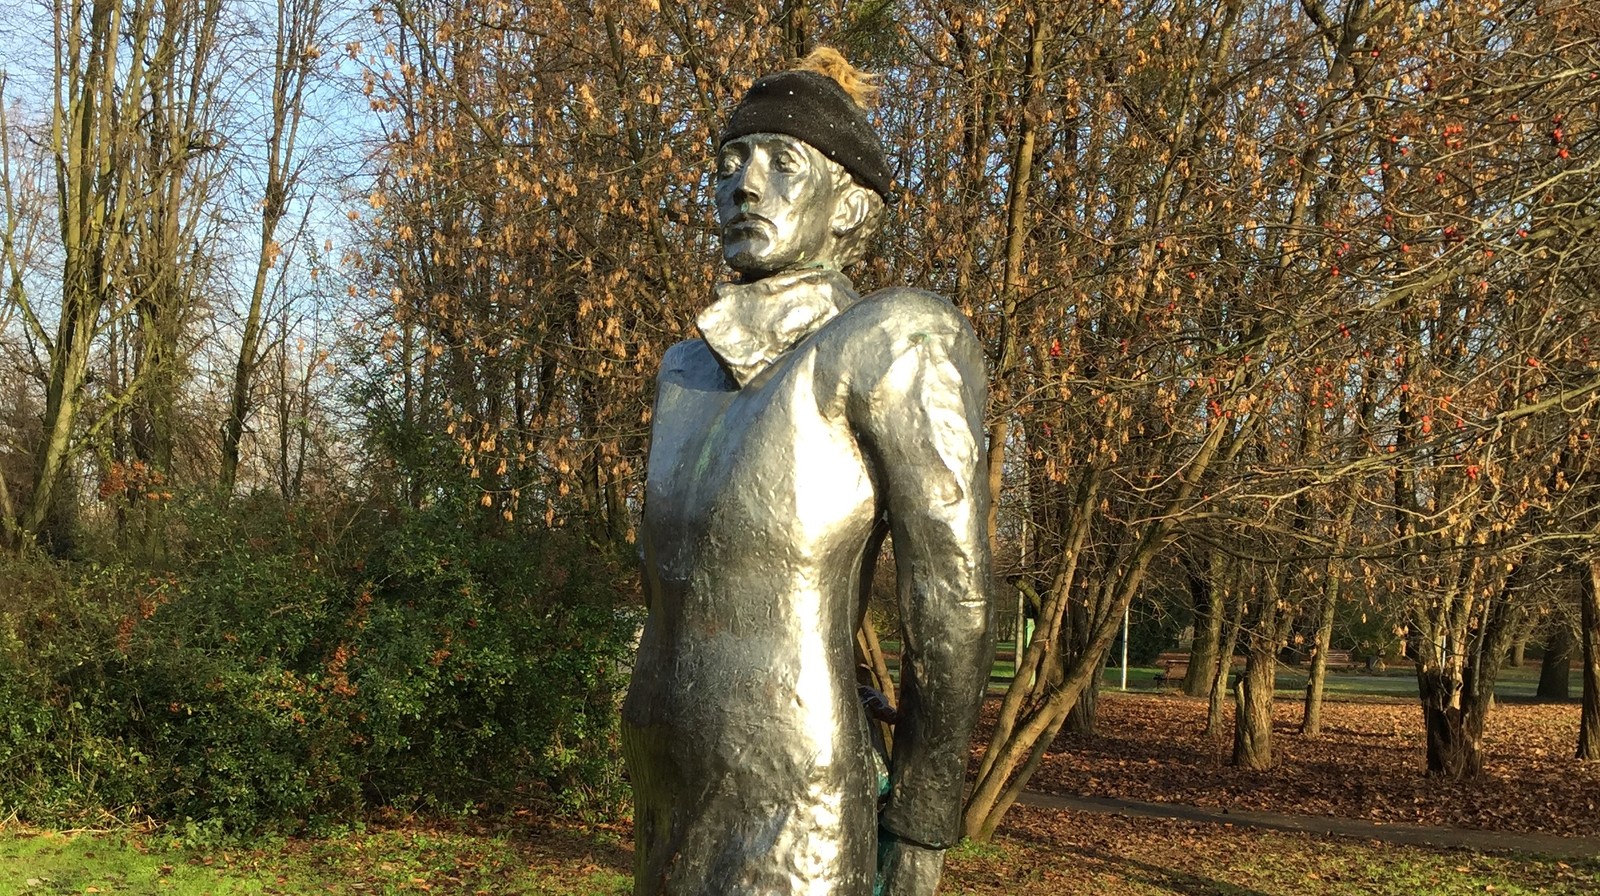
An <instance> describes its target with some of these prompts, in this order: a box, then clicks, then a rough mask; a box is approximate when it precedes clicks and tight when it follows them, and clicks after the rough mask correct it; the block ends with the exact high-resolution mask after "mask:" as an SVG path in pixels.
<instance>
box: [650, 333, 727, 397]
mask: <svg viewBox="0 0 1600 896" xmlns="http://www.w3.org/2000/svg"><path fill="white" fill-rule="evenodd" d="M656 381H657V382H661V383H673V384H676V385H679V386H684V387H686V388H690V389H720V388H725V387H726V385H727V373H726V372H724V371H723V369H722V365H721V364H720V363H719V362H718V361H717V356H716V355H714V354H712V352H711V347H710V346H708V345H706V341H705V340H704V339H685V340H684V341H682V342H679V343H677V344H675V345H673V346H672V347H671V348H669V349H667V351H666V353H665V354H663V355H662V356H661V372H660V373H659V374H657V375H656Z"/></svg>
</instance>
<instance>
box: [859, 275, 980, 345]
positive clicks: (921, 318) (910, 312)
mask: <svg viewBox="0 0 1600 896" xmlns="http://www.w3.org/2000/svg"><path fill="white" fill-rule="evenodd" d="M850 310H851V312H853V314H856V315H859V317H861V318H862V323H869V325H870V326H874V328H877V330H880V331H886V333H888V334H917V333H926V334H933V333H949V334H962V336H971V334H973V325H971V323H970V322H968V320H966V315H965V314H962V312H960V309H957V307H955V306H954V304H950V299H947V298H944V296H941V294H938V293H930V291H928V290H915V288H910V286H890V288H885V290H877V291H874V293H867V294H866V296H862V298H861V301H859V302H856V304H854V306H853V307H851V309H850ZM957 338H960V336H957Z"/></svg>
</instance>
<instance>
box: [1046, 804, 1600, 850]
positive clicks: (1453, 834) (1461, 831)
mask: <svg viewBox="0 0 1600 896" xmlns="http://www.w3.org/2000/svg"><path fill="white" fill-rule="evenodd" d="M1018 802H1020V803H1022V804H1023V805H1026V806H1035V807H1038V808H1042V809H1065V810H1068V811H1072V812H1088V813H1093V814H1097V815H1121V816H1125V817H1134V818H1172V819H1178V820H1182V821H1197V822H1209V823H1212V824H1224V825H1234V826H1237V827H1251V828H1264V829H1267V830H1274V831H1298V832H1301V833H1308V834H1323V835H1327V836H1336V837H1356V838H1359V839H1362V840H1377V841H1381V842H1384V843H1398V844H1402V845H1406V846H1433V847H1441V848H1445V849H1467V850H1472V851H1474V852H1485V853H1507V852H1509V853H1523V854H1532V855H1543V856H1549V857H1551V858H1555V859H1588V858H1594V857H1595V856H1600V838H1597V837H1562V836H1559V835H1556V834H1518V833H1510V832H1505V831H1478V830H1469V829H1466V828H1445V827H1429V826H1426V825H1414V824H1378V823H1375V822H1370V821H1361V820H1359V819H1354V818H1327V817H1322V816H1316V815H1278V814H1275V813H1271V812H1247V811H1233V810H1228V809H1207V808H1202V807H1200V806H1186V805H1181V804H1178V803H1144V802H1139V801H1138V800H1119V799H1105V798H1101V797H1085V796H1060V795H1057V794H1053V793H1039V792H1036V791H1027V792H1025V793H1023V794H1022V796H1021V797H1020V798H1019V799H1018Z"/></svg>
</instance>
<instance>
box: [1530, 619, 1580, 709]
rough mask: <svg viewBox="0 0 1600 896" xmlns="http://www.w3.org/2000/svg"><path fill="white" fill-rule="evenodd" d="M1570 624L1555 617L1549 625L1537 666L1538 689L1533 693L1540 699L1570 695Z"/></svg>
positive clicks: (1564, 697)
mask: <svg viewBox="0 0 1600 896" xmlns="http://www.w3.org/2000/svg"><path fill="white" fill-rule="evenodd" d="M1575 646H1576V645H1575V644H1574V643H1573V638H1572V626H1571V625H1569V624H1568V623H1567V620H1565V619H1556V620H1555V621H1554V622H1552V623H1551V625H1550V634H1549V636H1547V637H1546V638H1545V642H1544V660H1543V661H1542V662H1541V664H1540V667H1539V689H1538V690H1537V691H1536V692H1535V694H1536V695H1537V696H1538V697H1539V699H1541V700H1567V699H1570V698H1571V697H1572V654H1573V648H1574V647H1575Z"/></svg>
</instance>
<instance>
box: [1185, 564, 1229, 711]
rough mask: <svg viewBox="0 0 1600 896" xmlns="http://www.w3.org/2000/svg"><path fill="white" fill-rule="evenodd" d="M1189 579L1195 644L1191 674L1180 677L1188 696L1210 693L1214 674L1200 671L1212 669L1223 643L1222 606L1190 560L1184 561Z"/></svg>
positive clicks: (1209, 584) (1190, 655) (1190, 661)
mask: <svg viewBox="0 0 1600 896" xmlns="http://www.w3.org/2000/svg"><path fill="white" fill-rule="evenodd" d="M1183 566H1184V571H1185V572H1186V573H1187V575H1188V578H1189V597H1190V599H1191V600H1192V601H1193V603H1194V644H1193V645H1192V646H1191V647H1190V648H1189V668H1190V669H1191V670H1193V671H1194V674H1192V675H1187V676H1185V677H1184V679H1183V692H1184V693H1185V694H1188V695H1189V696H1191V697H1204V696H1206V695H1207V694H1209V693H1211V688H1212V686H1213V683H1214V682H1213V679H1214V677H1215V676H1211V675H1206V674H1204V672H1203V671H1202V670H1206V669H1215V668H1216V665H1217V652H1218V651H1219V650H1220V649H1221V646H1222V617H1223V609H1222V606H1221V601H1220V600H1219V599H1218V596H1217V590H1216V588H1214V587H1213V586H1212V582H1211V579H1210V577H1209V576H1207V575H1201V574H1200V573H1199V572H1198V571H1197V570H1196V569H1195V568H1194V567H1193V566H1192V565H1190V563H1188V562H1186V563H1184V564H1183Z"/></svg>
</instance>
